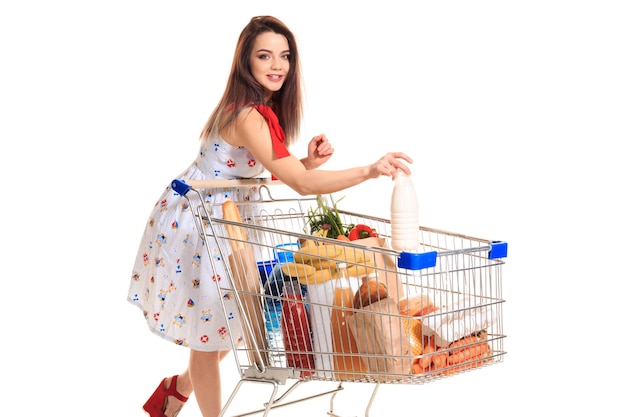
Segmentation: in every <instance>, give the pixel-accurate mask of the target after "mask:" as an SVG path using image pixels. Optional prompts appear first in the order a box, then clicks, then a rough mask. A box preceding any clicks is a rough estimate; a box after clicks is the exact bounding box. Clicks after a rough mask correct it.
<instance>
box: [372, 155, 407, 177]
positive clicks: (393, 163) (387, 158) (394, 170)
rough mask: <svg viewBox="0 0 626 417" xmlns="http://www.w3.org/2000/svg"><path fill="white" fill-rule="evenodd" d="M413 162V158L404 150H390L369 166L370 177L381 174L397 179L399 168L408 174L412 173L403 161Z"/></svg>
mask: <svg viewBox="0 0 626 417" xmlns="http://www.w3.org/2000/svg"><path fill="white" fill-rule="evenodd" d="M402 160H403V161H405V162H408V163H409V164H412V163H413V159H411V157H410V156H408V155H407V154H405V153H403V152H389V153H387V154H385V155H384V156H383V157H382V158H380V159H379V160H378V161H376V162H374V163H373V164H371V165H370V166H369V173H370V178H378V177H380V176H381V175H385V176H388V177H391V178H392V179H394V180H395V179H396V177H397V176H398V170H402V171H404V173H406V174H407V175H411V170H410V169H409V167H408V166H406V165H405V164H404V163H403V162H402Z"/></svg>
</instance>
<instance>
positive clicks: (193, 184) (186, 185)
mask: <svg viewBox="0 0 626 417" xmlns="http://www.w3.org/2000/svg"><path fill="white" fill-rule="evenodd" d="M279 184H282V181H278V180H272V179H270V178H241V179H233V180H189V181H183V180H173V181H172V189H173V190H174V191H176V192H177V193H178V194H180V195H182V196H184V195H185V194H187V192H188V191H189V190H190V189H192V188H228V187H258V186H260V185H279Z"/></svg>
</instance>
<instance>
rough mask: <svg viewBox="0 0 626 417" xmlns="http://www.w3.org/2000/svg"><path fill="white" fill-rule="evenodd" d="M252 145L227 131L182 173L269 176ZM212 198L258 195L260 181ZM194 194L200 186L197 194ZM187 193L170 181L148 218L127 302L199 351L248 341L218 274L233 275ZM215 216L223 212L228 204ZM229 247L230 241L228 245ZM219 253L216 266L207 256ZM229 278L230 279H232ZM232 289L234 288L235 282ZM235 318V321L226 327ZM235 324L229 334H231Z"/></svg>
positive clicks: (160, 331) (163, 332) (158, 330)
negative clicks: (235, 141) (202, 231)
mask: <svg viewBox="0 0 626 417" xmlns="http://www.w3.org/2000/svg"><path fill="white" fill-rule="evenodd" d="M267 175H268V174H266V171H265V170H264V168H263V167H262V166H261V165H260V164H259V163H257V161H256V160H255V159H254V157H253V156H252V155H251V154H250V152H248V151H247V150H246V149H245V148H241V147H234V146H232V145H230V144H228V143H227V142H225V141H224V140H223V139H222V138H221V137H219V136H217V137H213V138H209V139H208V140H206V141H204V142H203V143H202V144H201V146H200V151H199V154H198V157H197V158H196V160H195V161H194V163H193V164H191V166H189V168H187V169H186V170H185V171H184V172H183V173H182V174H181V175H179V176H178V177H177V178H178V179H182V180H202V179H234V178H256V177H262V176H267ZM203 193H204V198H205V199H206V201H208V202H211V203H214V204H219V203H221V202H223V201H224V200H225V199H227V198H230V199H232V200H235V201H242V200H244V199H246V200H250V199H256V196H257V193H258V190H257V189H256V188H250V187H242V188H219V189H207V190H203ZM191 194H194V193H190V195H191ZM188 203H189V202H188V201H187V199H186V198H184V197H182V196H180V195H179V194H178V193H176V192H174V191H173V190H172V189H171V188H170V187H169V186H168V187H167V189H166V190H165V192H164V193H163V194H162V195H161V197H160V198H159V199H158V201H157V202H156V204H155V206H154V208H153V209H152V213H151V214H150V217H149V219H148V223H147V225H146V228H145V231H144V234H143V237H142V239H141V243H140V245H139V250H138V252H137V258H136V261H135V266H134V269H133V272H132V277H131V282H130V288H129V291H128V301H129V302H130V303H132V304H134V305H136V306H137V307H138V308H139V309H141V311H142V312H143V316H144V318H145V320H146V323H147V324H148V327H149V328H150V330H151V331H152V332H154V333H155V334H157V335H159V336H161V337H162V338H164V339H166V340H169V341H170V342H173V343H175V344H177V345H181V346H187V347H189V348H192V349H195V350H200V351H216V350H228V349H232V347H233V346H232V344H231V335H232V340H233V341H234V342H235V345H240V344H242V343H243V336H242V331H241V323H240V319H239V317H238V312H237V307H236V304H235V301H234V299H233V298H232V294H229V293H228V292H225V293H223V294H222V298H223V299H224V304H225V308H223V307H222V304H221V301H220V295H219V292H218V289H217V286H216V283H215V282H216V281H215V280H219V281H220V282H222V280H228V277H227V275H226V274H225V272H224V262H227V259H226V260H224V259H222V258H221V256H220V255H219V251H218V250H217V248H215V247H211V244H209V247H210V249H209V250H208V251H207V248H206V247H205V246H204V243H203V241H202V239H201V238H200V235H199V233H198V230H197V229H196V225H195V222H194V219H193V215H192V214H191V212H190V211H189V208H188ZM213 209H214V213H213V216H214V217H216V218H221V217H222V213H221V206H219V205H218V206H214V207H213ZM225 249H226V250H229V248H225ZM209 253H211V254H212V256H213V259H214V264H215V266H216V269H215V270H213V268H212V265H211V262H210V261H209V259H208V256H209ZM228 283H229V281H226V284H227V285H222V287H230V286H228ZM230 288H232V287H230ZM227 321H228V326H227ZM229 329H230V333H229Z"/></svg>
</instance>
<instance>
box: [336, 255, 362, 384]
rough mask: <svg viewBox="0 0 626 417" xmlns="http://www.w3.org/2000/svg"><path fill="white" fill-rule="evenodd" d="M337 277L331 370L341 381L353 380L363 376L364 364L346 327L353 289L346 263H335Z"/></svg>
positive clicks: (350, 332)
mask: <svg viewBox="0 0 626 417" xmlns="http://www.w3.org/2000/svg"><path fill="white" fill-rule="evenodd" d="M337 269H338V270H339V278H338V279H337V280H336V285H335V290H334V300H333V309H332V311H331V317H330V323H331V328H332V341H333V371H334V372H335V377H336V378H337V379H339V380H341V381H350V380H352V381H354V380H357V379H360V378H363V376H364V375H365V371H366V369H365V365H364V364H363V361H362V360H361V358H360V357H359V356H357V355H358V353H359V350H358V348H357V344H356V339H355V337H354V336H353V335H352V331H351V330H350V328H349V327H348V323H347V320H346V318H347V317H348V316H350V315H352V314H353V312H352V311H350V309H352V299H353V297H354V291H353V290H352V287H351V286H350V281H349V278H348V272H347V265H346V264H345V263H337Z"/></svg>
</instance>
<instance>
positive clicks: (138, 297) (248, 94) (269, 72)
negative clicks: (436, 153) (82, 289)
mask: <svg viewBox="0 0 626 417" xmlns="http://www.w3.org/2000/svg"><path fill="white" fill-rule="evenodd" d="M301 118H302V91H301V85H300V61H299V56H298V47H297V45H296V41H295V38H294V35H293V34H292V32H291V31H290V30H289V29H288V28H287V27H286V26H285V25H284V24H283V23H282V22H281V21H280V20H278V19H276V18H274V17H271V16H259V17H254V18H252V19H251V20H250V22H249V23H248V24H247V25H246V27H245V28H244V29H243V31H242V32H241V35H240V36H239V40H238V42H237V46H236V49H235V54H234V59H233V63H232V68H231V71H230V75H229V78H228V82H227V86H226V89H225V91H224V94H223V96H222V99H221V100H220V102H219V103H218V105H217V107H216V108H215V110H214V111H213V113H212V114H211V116H210V117H209V119H208V121H207V123H206V125H205V126H204V129H203V130H202V133H201V135H200V142H201V144H200V152H199V154H198V155H197V157H196V159H195V161H194V162H193V163H192V164H191V165H190V166H189V167H188V168H187V169H186V170H185V171H184V172H183V173H182V174H180V175H179V176H178V177H177V178H179V179H183V180H197V179H215V178H219V179H234V178H254V177H259V176H263V175H267V174H265V172H266V171H265V170H267V171H269V172H270V173H271V174H272V175H273V176H274V177H276V178H278V179H279V180H281V181H282V182H283V183H284V184H286V185H288V186H289V187H291V188H292V189H293V190H295V191H296V192H298V193H299V194H301V195H315V194H327V193H333V192H337V191H341V190H344V189H346V188H349V187H352V186H355V185H357V184H360V183H362V182H364V181H366V180H369V179H373V178H378V177H380V176H381V175H386V176H391V177H393V178H395V176H396V175H397V172H398V170H399V169H400V170H403V171H405V172H406V173H407V174H410V170H409V168H408V167H407V166H406V165H405V164H404V163H403V162H402V161H405V162H408V163H412V162H413V161H412V159H411V158H410V157H409V156H407V155H405V154H404V153H401V152H391V153H387V154H385V155H384V156H383V157H382V158H380V159H378V160H377V161H376V162H374V163H371V164H369V165H364V166H357V167H352V168H347V169H343V170H334V171H325V170H319V169H317V168H318V167H320V166H321V165H322V164H324V163H325V162H326V161H328V159H329V158H330V157H331V156H332V155H333V152H334V150H333V147H332V146H331V144H330V143H329V141H328V139H327V138H326V136H325V135H323V134H322V135H318V136H315V137H314V138H313V139H311V141H310V142H309V144H308V151H307V156H306V157H305V158H302V159H298V158H296V157H294V156H293V155H291V154H290V152H289V150H288V148H289V147H290V145H292V144H293V143H294V142H295V140H296V139H297V138H298V135H299V133H300V121H301ZM255 192H256V189H254V188H235V187H233V188H220V189H211V190H207V192H206V199H207V201H209V202H211V203H213V204H214V208H215V210H216V211H219V209H218V207H219V203H221V202H223V201H224V200H225V199H227V198H231V199H235V200H238V199H243V198H248V197H249V198H254V197H255V196H254V195H252V194H254V193H255ZM185 203H186V200H185V199H184V198H182V197H181V196H179V195H178V194H176V193H175V192H173V191H172V190H171V189H170V188H169V187H168V188H167V189H166V190H165V192H164V193H163V195H161V197H160V198H159V200H158V201H157V203H156V205H155V207H154V208H153V210H152V213H151V215H150V218H149V221H148V224H147V226H146V229H145V232H144V235H143V238H142V240H141V244H140V247H139V251H138V253H137V258H136V262H135V267H134V270H133V274H132V279H131V284H130V288H129V292H128V300H129V302H131V303H133V304H135V305H136V306H137V307H138V308H140V309H141V310H142V311H143V314H144V317H145V319H146V322H147V324H148V326H149V328H150V329H151V330H152V332H154V333H155V334H157V335H159V336H161V337H162V338H164V339H166V340H169V341H171V342H174V343H176V344H179V345H182V346H185V347H187V348H188V349H189V351H190V359H189V366H188V368H187V369H186V370H184V371H183V372H182V373H181V374H180V375H175V376H173V377H168V378H165V379H163V380H162V381H161V383H160V384H159V386H158V387H157V389H156V390H155V391H154V393H153V394H152V396H151V397H150V398H149V399H148V401H147V402H146V403H145V405H144V410H145V411H146V412H147V413H149V414H150V416H151V417H163V416H168V417H172V416H175V415H177V414H178V412H179V411H180V409H181V407H182V406H183V404H184V403H185V401H187V398H188V397H189V395H190V394H191V393H192V392H195V397H196V400H197V402H198V406H199V408H200V410H201V412H202V415H203V417H215V416H217V415H218V414H219V412H220V411H221V408H222V403H221V397H222V392H221V384H220V369H219V364H220V361H221V360H222V359H223V358H224V356H226V354H227V353H228V351H229V350H230V349H232V345H231V343H230V337H228V335H226V334H225V329H226V328H227V327H226V320H227V318H226V314H224V313H225V312H224V308H223V307H222V304H221V300H220V297H219V295H218V292H217V288H216V287H215V283H214V282H213V278H214V277H221V278H222V277H225V272H224V269H223V264H222V262H224V261H223V260H220V259H216V262H215V263H216V266H215V268H216V270H213V268H212V267H211V262H209V261H205V260H204V257H205V254H208V253H209V252H207V248H206V247H204V246H203V244H202V242H201V239H200V237H199V233H198V231H197V230H196V228H195V224H194V220H193V217H192V214H191V213H190V212H189V211H187V210H186V204H185ZM213 215H214V216H216V217H217V216H221V212H214V213H213ZM206 256H208V255H206ZM190 300H192V303H191V304H192V307H190ZM224 302H225V305H226V310H227V312H228V313H229V315H230V313H231V312H232V316H233V317H234V318H235V319H234V320H230V322H229V324H230V329H231V332H232V333H233V334H232V336H233V340H236V341H238V342H239V343H243V339H242V337H243V336H242V330H241V323H240V321H239V317H238V316H237V314H238V313H237V308H236V305H235V303H234V300H224Z"/></svg>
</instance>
